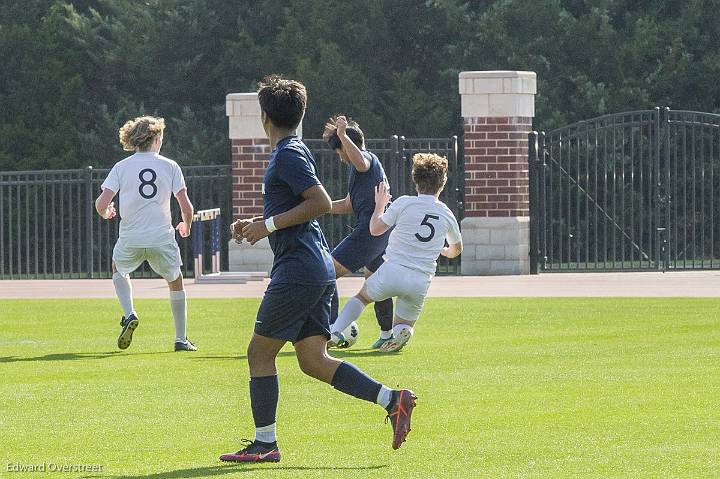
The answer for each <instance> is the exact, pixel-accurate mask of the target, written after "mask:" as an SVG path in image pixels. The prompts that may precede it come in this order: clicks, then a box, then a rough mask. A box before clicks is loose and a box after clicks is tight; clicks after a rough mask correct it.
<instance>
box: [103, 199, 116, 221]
mask: <svg viewBox="0 0 720 479" xmlns="http://www.w3.org/2000/svg"><path fill="white" fill-rule="evenodd" d="M116 215H117V211H116V210H115V202H114V201H111V202H110V204H109V205H108V206H107V208H105V214H104V215H103V218H105V219H106V220H111V219H113V218H115V216H116Z"/></svg>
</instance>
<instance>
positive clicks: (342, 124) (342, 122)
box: [335, 116, 348, 138]
mask: <svg viewBox="0 0 720 479" xmlns="http://www.w3.org/2000/svg"><path fill="white" fill-rule="evenodd" d="M347 125H348V122H347V118H345V117H344V116H339V117H337V118H336V119H335V126H336V127H337V135H338V137H340V138H342V137H343V136H345V129H346V128H347Z"/></svg>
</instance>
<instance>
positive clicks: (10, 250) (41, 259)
mask: <svg viewBox="0 0 720 479" xmlns="http://www.w3.org/2000/svg"><path fill="white" fill-rule="evenodd" d="M305 142H306V143H307V145H308V146H309V148H310V149H311V150H312V151H313V154H314V155H315V157H316V160H317V164H318V169H319V176H320V179H321V181H322V182H323V184H324V185H325V187H326V188H327V189H328V192H329V193H330V195H331V196H332V197H333V198H334V199H339V198H342V197H344V196H345V195H346V194H347V182H348V175H347V169H346V167H345V166H344V165H343V164H342V163H341V162H340V160H339V159H338V157H337V155H336V154H335V153H334V152H333V151H332V150H330V148H329V147H327V145H326V144H325V143H324V142H323V141H322V140H305ZM367 146H368V149H369V150H371V151H373V152H374V153H375V154H376V155H377V156H378V157H379V158H380V161H381V162H382V163H383V166H384V168H385V170H386V172H387V175H388V179H389V181H390V186H391V190H392V194H393V196H394V197H398V196H400V195H403V194H414V188H413V185H412V180H411V178H410V169H411V166H412V165H411V161H410V160H411V157H412V155H413V154H414V153H415V152H419V151H423V152H427V151H432V152H435V153H438V154H441V155H443V156H446V157H447V158H448V161H449V164H450V174H449V178H448V185H447V186H446V188H445V191H444V192H443V194H442V196H441V199H442V200H443V201H445V203H446V204H447V205H448V207H450V209H451V210H452V211H453V213H455V215H456V216H457V218H458V221H459V220H460V219H461V218H462V198H463V196H462V193H463V192H462V185H463V183H462V182H463V168H462V161H459V160H458V158H459V156H458V142H457V138H456V137H452V138H445V139H406V138H404V137H397V136H393V137H391V138H389V139H380V140H373V139H371V140H367ZM108 172H109V170H107V169H100V170H96V169H93V168H86V169H77V170H52V171H51V170H48V171H13V172H0V279H55V278H108V277H110V276H111V263H112V248H113V246H114V244H115V241H116V240H117V237H118V228H119V222H118V221H106V220H103V219H102V218H100V217H99V216H98V215H97V214H96V213H95V209H94V200H95V198H96V196H97V195H98V194H99V192H100V185H101V184H102V182H103V180H104V179H105V177H106V176H107V174H108ZM183 172H184V174H185V180H186V183H187V185H188V190H189V192H190V197H191V199H192V201H193V204H194V205H195V208H196V209H198V210H199V209H208V208H218V207H219V208H220V209H221V211H222V214H223V215H224V216H223V218H224V219H223V220H222V223H223V227H222V228H221V234H222V239H221V248H222V250H221V256H222V262H223V264H221V268H222V269H225V270H226V269H227V267H228V251H227V249H228V241H229V239H230V238H229V228H227V227H226V226H227V225H229V224H230V222H231V218H230V212H231V211H232V207H231V198H232V190H231V181H232V179H231V177H230V166H229V165H220V166H189V167H184V168H183ZM115 202H116V205H118V206H119V199H118V198H116V199H115ZM172 214H173V224H175V223H177V222H178V221H180V213H179V211H178V208H177V204H176V203H175V202H172ZM320 221H321V224H322V227H323V229H324V231H325V234H326V236H327V238H328V242H329V243H330V244H331V245H335V244H337V243H339V242H340V241H341V240H342V238H343V237H344V236H346V235H347V234H348V233H349V232H350V228H351V226H352V225H353V218H352V217H351V216H350V215H325V216H324V217H322V218H321V220H320ZM208 241H209V235H208ZM178 244H179V245H180V251H181V253H182V258H183V263H184V271H183V273H184V274H185V276H186V277H192V276H193V275H194V271H193V256H192V246H191V242H190V241H189V240H182V239H181V240H179V242H178ZM208 250H209V249H208ZM205 256H206V258H205V259H206V261H207V262H208V264H206V265H205V268H207V269H209V268H210V264H209V262H210V256H209V255H205ZM459 273H460V262H459V259H453V260H447V258H444V257H443V258H440V259H439V260H438V274H459ZM135 276H139V277H155V276H156V275H155V274H154V273H153V272H152V270H150V268H148V267H147V265H144V266H143V267H142V268H141V269H139V270H138V271H137V272H136V273H135Z"/></svg>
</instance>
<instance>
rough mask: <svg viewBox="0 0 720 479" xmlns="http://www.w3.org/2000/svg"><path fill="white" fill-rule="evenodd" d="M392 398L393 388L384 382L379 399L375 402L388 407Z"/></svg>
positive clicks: (385, 407)
mask: <svg viewBox="0 0 720 479" xmlns="http://www.w3.org/2000/svg"><path fill="white" fill-rule="evenodd" d="M391 399H392V389H390V388H388V387H387V386H385V385H384V384H383V385H382V387H380V392H378V395H377V400H376V401H375V402H376V403H378V404H379V405H381V406H382V407H383V408H384V409H387V407H388V406H389V405H390V400H391Z"/></svg>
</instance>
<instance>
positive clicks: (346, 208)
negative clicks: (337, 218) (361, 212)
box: [330, 193, 353, 215]
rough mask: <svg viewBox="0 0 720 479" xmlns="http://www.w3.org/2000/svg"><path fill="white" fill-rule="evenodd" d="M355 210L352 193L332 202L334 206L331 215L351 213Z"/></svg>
mask: <svg viewBox="0 0 720 479" xmlns="http://www.w3.org/2000/svg"><path fill="white" fill-rule="evenodd" d="M352 212H353V208H352V201H350V193H348V195H347V196H346V197H345V198H343V199H341V200H335V201H333V202H332V208H330V214H331V215H349V214H350V213H352Z"/></svg>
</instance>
